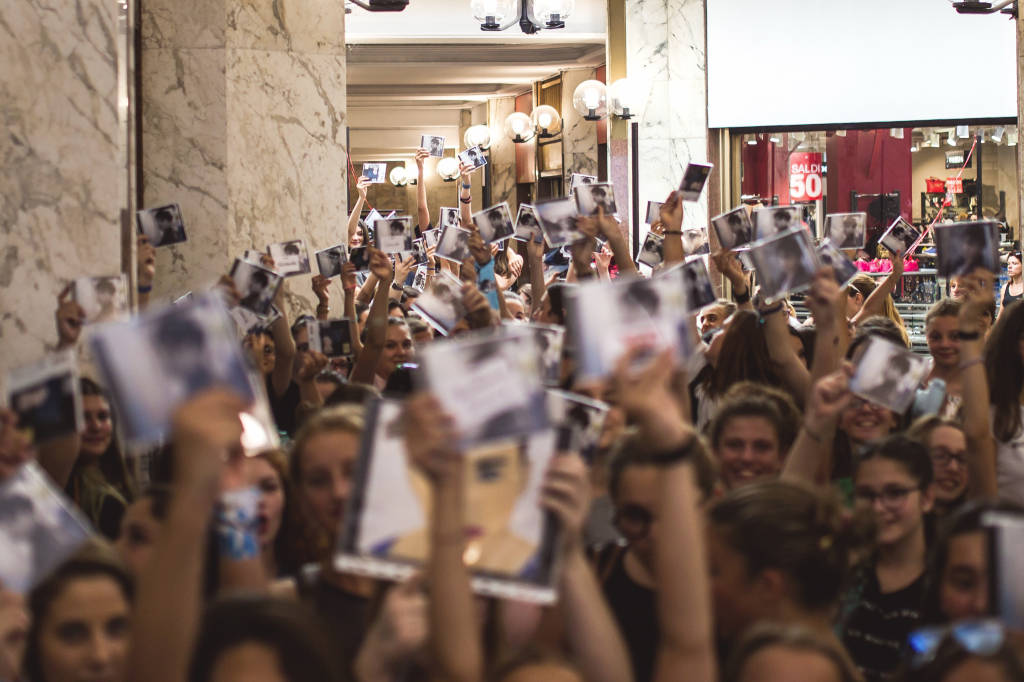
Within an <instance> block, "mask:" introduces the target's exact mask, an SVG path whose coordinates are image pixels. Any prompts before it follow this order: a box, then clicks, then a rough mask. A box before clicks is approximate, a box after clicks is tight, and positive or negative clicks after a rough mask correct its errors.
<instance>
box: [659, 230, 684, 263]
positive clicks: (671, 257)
mask: <svg viewBox="0 0 1024 682" xmlns="http://www.w3.org/2000/svg"><path fill="white" fill-rule="evenodd" d="M678 232H679V234H675V232H673V234H668V233H666V234H665V241H664V242H662V247H661V248H662V251H661V252H662V254H663V255H664V263H665V266H666V267H667V266H669V265H672V264H673V263H682V262H683V261H685V260H686V251H685V250H684V249H683V235H682V230H678Z"/></svg>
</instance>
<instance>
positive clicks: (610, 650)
mask: <svg viewBox="0 0 1024 682" xmlns="http://www.w3.org/2000/svg"><path fill="white" fill-rule="evenodd" d="M541 504H542V505H543V506H544V508H545V509H547V510H548V511H550V512H551V513H553V514H554V515H555V517H556V518H557V519H558V521H559V523H560V525H561V533H562V545H563V550H562V573H561V576H560V578H559V583H558V584H559V606H560V607H561V613H562V616H563V622H564V626H565V627H564V631H565V634H566V635H567V637H568V641H569V646H570V648H571V649H572V653H573V659H574V660H576V661H578V662H579V665H580V666H581V669H582V670H581V672H582V673H583V679H585V680H587V681H588V682H630V681H631V680H632V679H633V669H632V666H631V665H630V659H629V651H628V649H627V648H626V644H625V642H624V641H623V639H622V633H620V632H619V629H618V626H617V625H616V623H615V619H614V617H613V616H612V613H611V610H610V609H609V608H608V604H607V602H606V601H605V599H604V595H603V594H602V593H601V586H600V585H599V584H598V582H597V578H596V577H595V575H594V570H593V568H591V566H590V563H589V562H588V561H587V557H586V555H585V553H584V548H583V527H584V525H585V523H586V520H587V514H588V512H589V510H590V482H589V479H588V472H587V467H586V465H585V464H584V463H583V460H582V459H580V457H579V456H578V455H576V454H560V455H556V456H555V457H554V458H553V459H552V461H551V464H550V465H549V466H548V471H547V474H546V476H545V478H544V487H543V489H542V491H541Z"/></svg>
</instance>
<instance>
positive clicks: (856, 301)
mask: <svg viewBox="0 0 1024 682" xmlns="http://www.w3.org/2000/svg"><path fill="white" fill-rule="evenodd" d="M862 307H864V294H862V293H860V292H859V291H857V290H856V289H854V288H852V287H851V288H850V289H848V290H847V294H846V319H848V320H849V319H853V316H854V315H856V314H857V313H859V312H860V309H861V308H862Z"/></svg>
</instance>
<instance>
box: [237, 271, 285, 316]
mask: <svg viewBox="0 0 1024 682" xmlns="http://www.w3.org/2000/svg"><path fill="white" fill-rule="evenodd" d="M231 279H232V280H234V282H235V288H236V289H238V293H239V294H240V295H241V296H242V298H241V300H240V301H239V305H240V306H242V307H243V308H247V309H249V310H251V311H252V312H254V313H256V314H257V315H266V314H267V313H269V312H270V304H271V303H273V301H274V296H276V295H277V290H278V289H279V288H280V286H281V282H282V279H281V276H280V275H277V274H276V273H273V272H270V271H269V270H267V269H266V268H262V267H260V266H258V265H253V264H252V263H246V262H245V261H242V260H236V261H235V264H234V265H233V266H232V268H231Z"/></svg>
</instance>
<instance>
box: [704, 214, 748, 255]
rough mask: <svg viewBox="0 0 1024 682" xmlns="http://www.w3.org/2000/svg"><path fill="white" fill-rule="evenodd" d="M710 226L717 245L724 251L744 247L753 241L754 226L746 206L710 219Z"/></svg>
mask: <svg viewBox="0 0 1024 682" xmlns="http://www.w3.org/2000/svg"><path fill="white" fill-rule="evenodd" d="M711 225H712V226H713V227H714V228H715V233H716V234H717V235H718V243H719V244H721V245H722V248H723V249H725V250H726V251H734V250H736V249H739V248H740V247H743V246H746V245H747V244H749V243H750V242H751V241H753V239H754V225H753V223H751V221H750V213H749V212H748V211H747V207H746V206H737V207H736V208H734V209H732V210H731V211H727V212H726V213H722V214H721V215H717V216H715V217H714V218H712V219H711Z"/></svg>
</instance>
